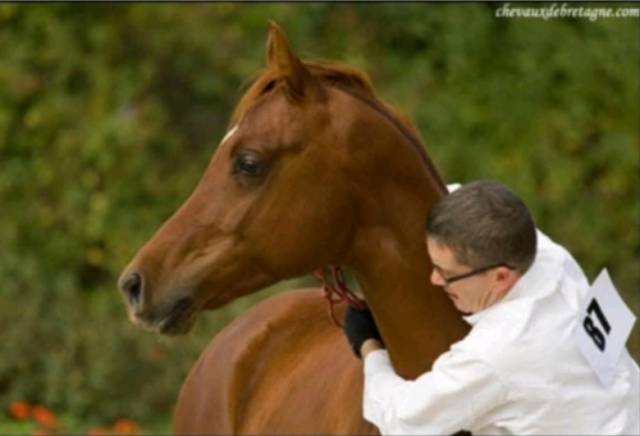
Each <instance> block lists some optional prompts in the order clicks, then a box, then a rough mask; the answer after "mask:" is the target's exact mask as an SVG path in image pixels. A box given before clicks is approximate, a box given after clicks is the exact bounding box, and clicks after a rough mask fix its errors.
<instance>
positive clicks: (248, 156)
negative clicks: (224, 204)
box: [233, 153, 266, 179]
mask: <svg viewBox="0 0 640 436" xmlns="http://www.w3.org/2000/svg"><path fill="white" fill-rule="evenodd" d="M265 170H266V165H265V164H264V163H263V162H262V161H261V160H260V158H259V157H258V156H256V155H255V154H252V153H242V154H239V155H238V156H236V158H235V160H234V161H233V174H235V175H242V176H245V177H248V178H251V179H257V178H259V177H260V176H262V175H263V174H264V172H265Z"/></svg>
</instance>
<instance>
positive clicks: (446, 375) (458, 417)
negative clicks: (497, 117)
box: [345, 182, 640, 435]
mask: <svg viewBox="0 0 640 436" xmlns="http://www.w3.org/2000/svg"><path fill="white" fill-rule="evenodd" d="M427 248H428V252H429V256H430V257H431V260H432V263H433V265H434V269H433V272H432V275H431V281H432V283H433V284H434V285H436V286H440V287H442V288H443V289H444V291H445V292H446V293H447V294H448V295H449V297H450V298H451V299H452V301H453V303H454V305H455V306H456V307H457V308H458V310H460V311H461V312H463V313H464V314H466V316H464V319H465V320H466V321H467V322H468V323H469V324H470V325H471V326H472V329H471V331H470V333H469V334H468V335H467V336H466V337H465V338H464V339H463V340H461V341H460V342H457V343H455V344H453V345H452V346H451V348H450V349H449V351H448V352H446V353H444V354H443V355H441V356H440V357H439V358H438V359H437V360H436V361H435V363H434V365H433V368H432V370H431V371H429V372H427V373H425V374H423V375H421V376H420V377H418V378H417V379H416V380H413V381H407V380H404V379H402V378H401V377H399V376H398V375H396V374H395V373H394V371H393V368H392V366H391V362H390V360H389V356H388V353H387V352H386V351H385V350H384V348H383V345H382V342H381V341H380V340H379V335H378V333H377V330H376V327H375V323H374V322H373V318H372V317H371V314H370V313H368V312H367V311H359V310H356V309H349V310H348V312H347V316H346V318H345V332H346V334H347V337H348V339H349V341H350V342H351V344H352V346H353V347H354V351H355V353H356V354H357V355H360V354H361V356H362V357H363V360H364V374H365V375H364V376H365V383H364V384H365V386H364V400H363V402H364V404H363V409H364V417H365V418H366V419H367V420H368V421H370V422H371V423H373V424H375V425H376V426H377V427H378V428H379V429H380V431H381V432H382V433H383V434H403V435H407V434H420V435H428V434H451V433H454V432H456V431H458V430H468V431H471V432H472V433H474V434H640V398H639V397H640V392H639V386H640V376H639V370H638V366H637V364H636V363H635V362H634V361H633V359H632V358H631V356H630V355H629V353H628V352H627V350H626V349H623V351H622V354H621V357H620V359H619V361H618V363H617V366H616V373H615V376H614V377H613V381H612V382H611V383H610V384H609V385H608V386H604V385H603V384H601V383H600V381H599V380H598V378H597V376H596V373H595V372H594V370H593V369H592V368H591V366H590V365H589V363H588V362H587V360H586V359H585V358H584V357H583V356H582V354H580V351H579V350H578V347H577V345H576V342H575V340H574V331H575V329H576V328H577V327H579V326H581V324H580V316H579V310H580V308H581V304H582V302H583V300H584V298H585V296H586V294H587V291H588V289H589V285H588V282H587V279H586V277H585V275H584V273H583V271H582V269H581V268H580V267H579V266H578V264H577V263H576V261H575V260H574V259H573V257H572V256H571V255H570V254H569V253H568V252H567V251H566V250H565V249H564V248H563V247H561V246H560V245H558V244H555V243H554V242H553V241H551V240H550V239H549V238H548V237H547V236H546V235H544V234H543V233H541V232H539V231H537V230H536V228H535V225H534V223H533V220H532V218H531V216H530V213H529V211H528V209H527V207H526V206H525V205H524V203H523V202H522V201H521V200H520V199H519V198H518V197H517V196H516V195H515V194H513V193H512V192H511V191H510V190H508V189H507V188H506V187H504V186H503V185H500V184H497V183H491V182H475V183H471V184H469V185H465V186H464V187H462V188H460V189H458V190H456V191H455V192H453V193H451V194H450V195H448V196H446V197H445V198H444V199H443V200H442V201H441V202H440V203H439V204H438V205H437V206H436V207H435V208H434V209H433V210H432V212H431V214H430V216H429V220H428V224H427ZM425 315H426V314H425Z"/></svg>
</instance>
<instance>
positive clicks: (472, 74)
mask: <svg viewBox="0 0 640 436" xmlns="http://www.w3.org/2000/svg"><path fill="white" fill-rule="evenodd" d="M493 9H494V6H492V5H490V6H487V5H477V4H472V5H455V4H454V5H451V4H445V5H434V4H401V5H397V4H366V5H359V4H251V5H248V4H95V5H87V4H85V5H67V4H29V5H26V4H24V5H18V4H1V5H0V53H1V55H0V83H2V86H0V208H1V210H2V214H1V215H0V246H1V247H2V250H3V253H2V256H0V302H1V307H0V331H1V332H2V345H1V356H2V357H1V358H0V407H2V408H4V406H6V404H8V403H9V402H10V401H11V400H16V399H27V400H30V401H35V402H41V403H44V404H47V405H48V406H50V407H52V408H53V409H58V410H65V411H67V412H68V413H70V414H71V415H73V416H75V417H78V418H79V419H84V420H87V421H91V422H95V423H96V424H97V425H100V424H104V423H105V422H111V420H113V419H115V418H117V417H120V416H125V417H129V418H134V419H137V420H140V421H142V422H143V423H152V422H155V421H158V420H159V421H162V422H166V421H167V420H168V417H169V416H170V414H171V410H172V404H173V401H174V399H175V396H176V394H177V391H178V389H179V386H180V383H181V381H182V379H183V378H184V376H185V374H186V371H187V370H188V369H189V367H190V365H191V364H192V363H193V361H194V360H195V358H196V356H197V355H198V353H199V352H200V351H201V350H202V349H203V347H204V345H205V344H206V342H207V341H208V340H209V339H210V338H211V337H212V336H213V334H214V333H215V332H216V331H218V330H219V329H220V328H221V327H222V326H223V325H225V324H226V323H227V322H228V321H229V320H230V319H232V317H233V316H235V315H236V314H237V313H239V312H240V311H242V310H243V309H244V308H246V307H247V306H249V305H250V304H252V303H253V302H254V301H255V300H256V299H258V298H261V297H263V296H264V295H265V294H269V293H271V292H275V291H274V290H271V291H267V292H266V293H261V294H260V295H257V296H255V297H250V298H248V299H243V300H241V301H239V302H238V303H236V304H233V305H231V306H230V307H229V308H228V309H225V310H222V311H219V312H217V313H215V314H209V315H205V316H203V317H202V319H201V320H200V322H199V323H198V325H197V326H196V329H195V331H194V332H193V333H192V334H190V335H189V336H188V337H183V338H179V339H166V338H158V337H156V336H154V335H151V334H148V333H145V332H142V331H139V330H138V329H137V328H134V327H133V326H131V325H130V324H129V323H128V321H127V320H126V316H125V311H124V308H123V305H122V304H121V302H120V301H119V296H118V294H117V292H116V289H115V280H116V278H117V275H118V273H119V272H120V270H121V269H122V268H123V266H124V265H125V264H126V262H127V261H128V259H129V258H130V257H131V256H132V255H133V254H134V253H135V251H136V250H137V249H138V248H139V247H140V246H141V245H142V243H143V242H144V241H145V240H146V239H148V238H149V237H150V236H151V234H152V233H153V231H154V230H155V229H156V228H157V227H158V226H159V225H160V224H161V223H162V221H163V220H164V219H166V218H167V217H168V216H169V215H170V214H171V213H172V211H173V210H175V209H176V208H177V207H178V206H179V204H180V203H181V202H182V201H183V200H184V199H185V198H186V196H187V195H188V194H189V192H190V191H191V189H192V188H193V186H195V183H196V182H197V180H198V178H199V176H200V174H202V172H203V171H204V168H205V167H206V164H207V161H208V159H209V157H210V156H211V154H212V152H213V150H214V148H215V146H216V144H217V142H218V141H219V139H220V138H221V136H222V135H223V133H224V131H225V129H226V124H227V122H228V116H229V114H230V113H231V110H232V109H233V105H234V103H235V102H236V101H237V99H238V97H239V96H240V95H241V92H242V86H243V85H246V84H247V83H248V81H249V80H250V78H251V77H252V75H253V74H254V73H255V71H256V70H258V69H259V68H260V67H261V66H262V65H263V58H264V41H265V34H266V23H267V20H268V19H269V18H273V19H275V20H276V21H277V22H279V23H280V24H281V25H282V26H283V28H284V29H285V30H286V31H287V33H288V34H289V37H290V39H291V41H292V43H293V45H294V46H295V47H296V48H298V49H299V51H300V52H301V53H302V54H303V55H306V56H308V57H321V58H330V59H337V60H342V61H345V62H349V63H352V64H355V65H358V66H360V67H362V68H364V69H365V70H366V71H367V72H368V73H369V74H370V76H371V77H372V79H373V82H374V84H375V85H376V88H377V90H378V93H379V95H380V96H382V97H383V98H384V99H386V100H388V101H390V102H391V103H393V104H395V105H396V106H398V107H399V108H401V109H402V110H403V111H404V112H406V113H408V114H410V115H411V116H412V117H413V118H414V119H415V120H416V122H417V125H418V127H419V128H420V130H421V132H422V134H423V136H424V138H425V140H426V142H427V144H428V151H429V153H430V155H431V156H432V157H433V159H434V161H435V162H436V165H437V166H438V168H440V169H441V171H442V172H443V174H444V175H445V177H446V179H447V180H448V181H462V182H466V181H471V180H474V179H479V178H490V179H497V180H500V181H502V182H504V183H506V184H507V185H509V186H511V187H512V188H513V189H514V190H515V191H517V192H518V193H520V194H521V195H522V197H523V198H524V199H525V201H526V202H527V203H528V204H529V205H530V207H531V209H532V211H533V212H534V215H535V218H536V220H537V222H538V225H539V227H541V228H542V229H543V230H544V231H545V232H547V233H548V234H549V235H550V236H551V237H552V238H554V239H556V240H557V241H559V242H560V243H562V244H563V245H565V246H566V247H567V248H569V250H570V251H572V252H573V253H574V255H575V256H576V258H577V259H578V261H579V262H580V263H581V264H582V265H583V266H584V268H585V270H586V271H587V273H588V275H589V277H590V278H591V279H593V278H594V277H595V274H596V273H597V272H598V271H599V269H600V268H602V267H605V266H606V267H608V268H609V269H610V271H611V273H612V276H613V278H614V280H615V282H616V283H617V285H618V287H619V288H620V290H621V292H622V293H623V295H624V296H625V299H626V300H627V301H628V302H629V303H630V304H631V306H632V309H633V310H634V312H635V313H640V300H639V298H638V293H637V284H638V281H639V279H640V276H639V272H638V268H637V265H638V260H639V257H640V236H639V233H638V224H639V222H640V207H639V202H638V194H639V192H638V186H639V184H638V174H639V173H638V166H639V165H638V164H639V161H638V145H639V144H638V142H639V136H640V135H639V133H640V132H639V126H638V120H639V119H640V108H639V103H638V95H639V94H640V90H639V89H638V88H639V79H638V78H639V77H640V64H639V63H638V55H639V54H640V47H639V44H640V42H639V41H640V35H639V33H640V30H639V26H638V25H637V21H634V20H633V19H625V20H615V19H609V20H604V19H602V20H599V21H596V22H591V21H588V20H579V19H557V20H548V21H544V20H523V19H520V20H517V19H515V20H506V19H496V18H494V15H493ZM297 285H298V283H297V282H289V283H287V284H285V285H282V286H281V287H283V286H284V287H287V286H288V287H295V286H297ZM636 330H637V329H636ZM637 336H638V335H637V334H636V337H635V339H634V341H635V342H634V341H632V344H631V349H632V352H633V353H634V356H635V358H636V360H640V349H639V348H638V347H637V345H635V344H636V343H637ZM145 425H148V424H145Z"/></svg>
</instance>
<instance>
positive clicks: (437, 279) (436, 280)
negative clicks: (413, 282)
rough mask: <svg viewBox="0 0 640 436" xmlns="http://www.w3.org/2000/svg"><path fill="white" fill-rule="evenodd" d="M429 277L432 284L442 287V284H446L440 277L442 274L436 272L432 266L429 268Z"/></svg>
mask: <svg viewBox="0 0 640 436" xmlns="http://www.w3.org/2000/svg"><path fill="white" fill-rule="evenodd" d="M430 278H431V283H432V284H433V285H434V286H440V287H443V286H444V285H446V283H445V282H444V280H443V279H442V276H441V275H440V274H439V273H438V271H437V270H436V269H435V268H433V269H432V270H431V277H430Z"/></svg>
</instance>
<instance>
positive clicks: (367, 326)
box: [344, 306, 382, 358]
mask: <svg viewBox="0 0 640 436" xmlns="http://www.w3.org/2000/svg"><path fill="white" fill-rule="evenodd" d="M344 333H345V335H347V339H348V340H349V343H350V344H351V348H353V352H354V354H355V355H356V356H358V357H359V358H362V356H361V355H360V348H362V344H363V343H364V341H366V340H367V339H377V340H379V341H380V342H382V338H381V337H380V332H379V331H378V327H377V326H376V322H375V321H374V320H373V316H372V315H371V311H370V310H369V309H357V308H355V307H353V306H349V307H348V308H347V313H346V314H345V316H344Z"/></svg>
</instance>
